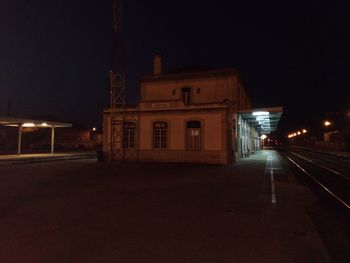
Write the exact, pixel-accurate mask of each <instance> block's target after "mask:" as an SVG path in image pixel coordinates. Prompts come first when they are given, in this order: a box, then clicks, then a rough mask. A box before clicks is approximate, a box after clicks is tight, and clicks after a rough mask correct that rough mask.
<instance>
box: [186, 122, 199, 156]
mask: <svg viewBox="0 0 350 263" xmlns="http://www.w3.org/2000/svg"><path fill="white" fill-rule="evenodd" d="M186 144H187V145H186V148H187V150H192V151H199V150H200V149H201V122H200V121H188V122H187V125H186Z"/></svg>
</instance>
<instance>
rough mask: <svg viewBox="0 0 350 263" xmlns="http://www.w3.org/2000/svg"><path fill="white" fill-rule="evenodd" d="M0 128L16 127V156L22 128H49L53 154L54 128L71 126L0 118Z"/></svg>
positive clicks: (41, 121)
mask: <svg viewBox="0 0 350 263" xmlns="http://www.w3.org/2000/svg"><path fill="white" fill-rule="evenodd" d="M0 126H8V127H18V148H17V154H18V155H20V154H21V148H22V129H23V128H51V153H52V154H53V153H54V149H55V128H65V127H72V124H71V123H63V122H54V121H44V120H32V119H26V118H11V117H0Z"/></svg>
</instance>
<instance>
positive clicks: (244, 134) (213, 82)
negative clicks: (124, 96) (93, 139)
mask: <svg viewBox="0 0 350 263" xmlns="http://www.w3.org/2000/svg"><path fill="white" fill-rule="evenodd" d="M246 109H251V102H250V99H249V97H248V95H247V92H246V90H245V88H244V87H243V85H242V83H241V81H240V78H239V74H238V72H237V70H236V69H232V68H228V69H207V68H202V67H189V68H184V69H181V70H178V71H173V72H168V73H163V72H162V65H161V58H160V57H159V56H156V57H155V59H154V74H153V75H151V76H147V77H144V78H142V79H141V90H140V102H139V103H138V105H137V106H136V107H125V108H123V109H122V112H123V115H122V116H123V117H122V118H123V120H122V121H123V123H124V126H123V127H124V128H123V134H122V138H123V147H122V148H123V154H122V157H120V156H119V157H116V156H114V154H113V145H112V143H111V141H112V140H111V136H112V129H111V110H112V109H111V108H109V109H106V110H105V111H104V123H103V124H104V134H103V150H104V152H105V156H106V158H107V159H108V160H113V159H116V158H117V159H121V158H122V159H124V160H126V161H152V162H191V163H215V164H227V163H230V162H233V161H235V160H236V158H237V157H240V156H245V155H247V154H249V153H252V152H254V151H255V150H256V149H258V148H259V147H260V142H259V136H258V132H257V131H255V129H254V127H250V125H249V123H248V122H245V121H244V120H243V119H242V120H241V119H240V118H239V117H237V116H238V115H237V114H236V113H237V112H238V111H242V110H246ZM238 119H239V120H238ZM114 146H116V145H114ZM116 147H120V145H117V146H116Z"/></svg>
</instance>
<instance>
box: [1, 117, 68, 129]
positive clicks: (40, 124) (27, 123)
mask: <svg viewBox="0 0 350 263" xmlns="http://www.w3.org/2000/svg"><path fill="white" fill-rule="evenodd" d="M0 126H12V127H19V126H22V127H37V128H52V127H55V128H63V127H72V124H71V123H63V122H54V121H45V120H32V119H26V118H12V117H0Z"/></svg>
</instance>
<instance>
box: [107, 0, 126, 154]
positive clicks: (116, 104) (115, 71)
mask: <svg viewBox="0 0 350 263" xmlns="http://www.w3.org/2000/svg"><path fill="white" fill-rule="evenodd" d="M123 27H124V26H123V6H122V1H121V0H113V40H112V41H113V42H112V44H113V46H112V56H113V57H112V69H111V70H110V73H109V77H110V95H111V146H110V152H111V159H112V160H117V161H123V160H124V155H125V154H124V143H123V130H124V109H125V65H124V41H123Z"/></svg>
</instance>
